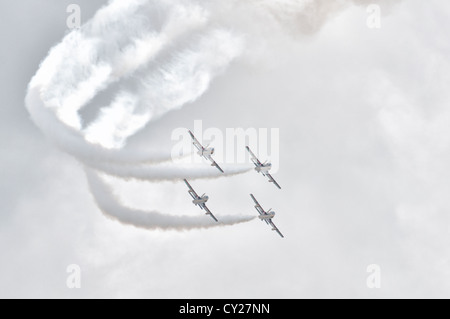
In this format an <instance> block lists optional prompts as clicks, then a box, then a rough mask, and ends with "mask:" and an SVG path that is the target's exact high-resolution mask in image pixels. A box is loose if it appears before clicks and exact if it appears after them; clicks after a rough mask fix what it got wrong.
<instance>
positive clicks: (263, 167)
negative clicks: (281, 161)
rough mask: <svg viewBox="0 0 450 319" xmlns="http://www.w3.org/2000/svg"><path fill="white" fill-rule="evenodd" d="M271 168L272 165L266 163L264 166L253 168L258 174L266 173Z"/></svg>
mask: <svg viewBox="0 0 450 319" xmlns="http://www.w3.org/2000/svg"><path fill="white" fill-rule="evenodd" d="M271 168H272V164H270V163H268V164H264V165H261V166H257V167H255V170H256V171H257V172H258V173H267V172H269V171H270V169H271Z"/></svg>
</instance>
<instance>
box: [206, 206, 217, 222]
mask: <svg viewBox="0 0 450 319" xmlns="http://www.w3.org/2000/svg"><path fill="white" fill-rule="evenodd" d="M203 209H204V210H205V211H206V214H207V215H209V216H211V217H212V219H214V220H215V221H216V222H218V220H217V218H216V216H214V215H213V213H211V211H210V210H209V208H208V207H207V206H206V205H205V204H203Z"/></svg>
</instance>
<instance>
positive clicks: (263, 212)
mask: <svg viewBox="0 0 450 319" xmlns="http://www.w3.org/2000/svg"><path fill="white" fill-rule="evenodd" d="M250 196H251V197H252V199H253V201H254V202H255V204H256V205H255V208H256V210H257V211H258V213H259V214H260V215H265V214H266V212H265V211H264V209H263V208H262V207H261V205H260V204H259V203H258V201H257V200H256V198H255V196H253V194H250Z"/></svg>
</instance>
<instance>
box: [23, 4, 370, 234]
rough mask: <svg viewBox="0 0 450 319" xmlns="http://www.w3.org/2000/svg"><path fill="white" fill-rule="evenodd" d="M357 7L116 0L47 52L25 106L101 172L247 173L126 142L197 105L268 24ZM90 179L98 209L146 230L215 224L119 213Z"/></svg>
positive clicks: (307, 28)
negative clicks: (94, 109)
mask: <svg viewBox="0 0 450 319" xmlns="http://www.w3.org/2000/svg"><path fill="white" fill-rule="evenodd" d="M350 3H365V1H362V0H361V1H357V0H354V1H350V0H340V1H327V0H275V1H272V0H271V1H269V0H262V1H259V0H249V1H237V0H232V1H218V0H196V1H195V0H128V1H121V0H111V1H110V2H109V3H108V4H107V5H105V6H104V7H103V8H101V9H100V10H99V11H98V12H97V13H96V14H95V16H94V17H93V18H92V19H91V20H90V21H88V22H87V23H86V24H85V25H83V26H82V27H81V28H80V29H78V30H73V31H71V32H70V33H69V34H67V35H66V36H65V37H64V39H63V40H62V41H61V42H60V43H59V44H57V45H56V46H55V47H53V48H52V49H51V50H50V52H49V54H48V56H47V57H46V58H45V59H44V61H43V62H42V63H41V65H40V68H39V70H38V71H37V73H36V75H35V76H34V77H33V78H32V80H31V82H30V84H29V87H28V92H27V96H26V107H27V109H28V111H29V113H30V115H31V118H32V120H33V121H34V122H35V124H36V125H37V126H38V127H39V128H40V129H41V130H42V132H43V133H44V134H45V135H46V137H47V138H48V139H50V140H51V141H52V142H53V143H55V144H56V145H57V146H58V147H59V148H60V149H62V150H63V151H65V152H67V153H69V154H71V155H73V156H74V157H75V158H77V159H78V160H79V161H80V162H82V164H83V165H84V166H86V167H90V169H94V170H95V171H99V172H103V173H106V174H109V175H113V176H116V177H120V178H124V179H138V180H144V181H160V180H175V181H176V180H181V179H183V178H189V179H195V178H216V177H219V176H230V175H234V174H239V173H244V172H246V171H248V168H234V169H233V168H231V169H227V170H226V171H227V173H226V174H219V173H218V172H216V171H215V170H214V169H211V167H208V166H206V167H201V168H199V167H196V166H191V167H189V166H186V165H181V164H175V163H171V154H170V151H168V150H161V149H159V148H157V147H155V146H154V145H152V141H151V140H150V141H149V146H148V148H147V149H146V150H145V151H136V150H130V149H127V148H126V145H127V141H128V139H129V138H130V137H132V136H134V135H136V134H137V133H138V132H139V131H140V130H142V129H143V128H144V127H146V126H148V125H149V123H151V122H152V121H155V120H157V119H159V118H160V117H162V116H164V115H165V114H166V113H168V112H170V111H174V110H176V109H179V108H181V107H183V106H185V105H186V104H188V103H191V102H194V101H196V100H197V99H198V98H199V97H200V96H202V95H203V94H204V93H205V92H206V91H207V90H208V88H209V85H210V83H211V81H212V80H213V79H214V78H215V77H216V76H218V75H219V74H221V73H222V72H224V71H225V70H226V69H227V67H228V66H229V65H230V63H232V61H233V60H235V59H236V58H238V57H239V56H247V57H248V56H249V54H251V52H252V51H253V50H255V48H254V44H255V43H258V42H262V43H263V42H264V41H268V40H267V39H266V38H265V34H264V28H273V29H277V30H279V31H280V32H285V33H286V34H291V33H294V34H311V33H313V32H315V31H317V30H318V29H319V28H320V26H321V25H323V24H324V23H325V21H326V20H327V18H328V17H329V16H331V15H333V14H335V13H336V12H338V11H339V10H340V9H341V8H342V7H344V6H346V5H348V4H350ZM248 19H259V20H261V22H262V23H258V24H256V25H258V26H264V28H263V29H262V30H256V29H254V27H252V26H251V25H255V24H249V23H247V22H248ZM262 47H264V45H262ZM111 87H113V92H114V93H113V94H112V96H110V102H109V103H104V104H105V105H101V107H100V108H99V112H98V115H97V117H96V118H95V119H93V120H91V121H87V120H83V117H82V116H81V115H80V112H81V111H82V110H83V109H84V108H87V107H88V106H89V104H90V103H93V101H94V99H95V97H96V96H98V95H100V94H102V93H105V91H107V90H108V89H110V90H111ZM102 103H103V102H102ZM97 106H99V105H97ZM87 176H88V179H89V182H90V186H91V190H92V194H93V195H94V197H95V200H96V202H97V204H98V206H99V207H100V208H101V209H102V210H103V211H104V212H105V213H106V214H108V215H111V216H113V217H114V218H116V219H117V220H119V221H121V222H124V223H129V224H133V225H135V226H138V227H146V228H153V227H159V228H176V229H179V228H195V227H206V226H205V225H209V224H208V222H204V221H200V220H198V219H197V218H193V217H180V218H178V219H176V218H172V217H168V216H165V215H163V214H161V213H155V212H153V213H151V212H147V213H145V214H144V212H140V211H135V210H131V209H128V208H125V207H122V206H120V204H119V203H118V202H117V201H115V200H114V196H113V194H112V193H111V190H110V189H109V187H107V186H105V185H104V184H103V183H102V182H101V180H99V179H98V177H97V176H96V173H95V172H94V171H92V170H89V171H88V172H87ZM202 217H203V216H202ZM247 220H249V218H247V217H240V219H239V218H238V219H229V220H228V221H227V223H229V224H233V223H236V222H239V221H247Z"/></svg>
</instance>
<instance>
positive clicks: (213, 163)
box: [210, 157, 224, 173]
mask: <svg viewBox="0 0 450 319" xmlns="http://www.w3.org/2000/svg"><path fill="white" fill-rule="evenodd" d="M210 160H211V161H212V164H211V165H212V166H215V167H217V169H218V170H219V171H221V172H222V173H224V171H223V169H222V168H221V167H220V166H219V164H217V163H216V161H215V160H213V159H212V158H211V157H210Z"/></svg>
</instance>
